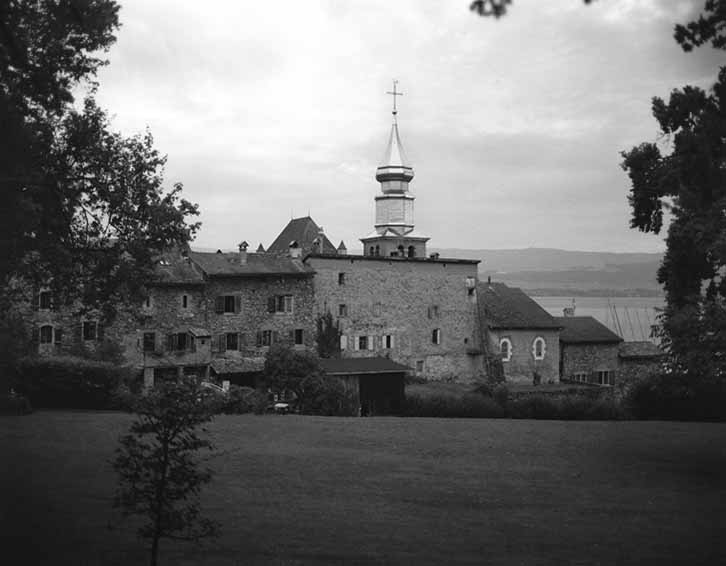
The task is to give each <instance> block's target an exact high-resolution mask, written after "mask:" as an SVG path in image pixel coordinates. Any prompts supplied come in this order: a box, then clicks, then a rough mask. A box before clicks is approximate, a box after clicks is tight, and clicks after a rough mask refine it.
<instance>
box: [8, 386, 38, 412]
mask: <svg viewBox="0 0 726 566" xmlns="http://www.w3.org/2000/svg"><path fill="white" fill-rule="evenodd" d="M32 412H33V407H32V406H31V404H30V400H29V399H28V398H27V397H25V396H24V395H19V394H17V393H15V392H14V391H11V392H10V393H7V394H0V415H27V414H29V413H32Z"/></svg>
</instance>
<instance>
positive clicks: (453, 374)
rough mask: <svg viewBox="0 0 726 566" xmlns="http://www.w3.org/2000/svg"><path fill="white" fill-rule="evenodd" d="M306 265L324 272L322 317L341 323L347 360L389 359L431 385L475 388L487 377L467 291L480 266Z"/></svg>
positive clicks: (316, 261) (472, 296)
mask: <svg viewBox="0 0 726 566" xmlns="http://www.w3.org/2000/svg"><path fill="white" fill-rule="evenodd" d="M306 262H307V263H308V264H309V265H310V266H312V267H313V268H314V269H315V271H316V274H315V278H314V285H315V305H316V307H315V310H316V315H318V314H323V313H325V312H328V311H329V312H331V313H332V314H333V316H334V317H335V318H336V319H337V320H338V321H339V324H340V328H341V330H342V332H343V335H344V338H343V343H342V346H344V347H343V350H342V355H343V356H344V357H371V356H376V355H379V356H387V357H390V358H391V359H392V360H394V361H396V362H399V363H401V364H404V365H407V366H409V367H411V368H412V369H413V370H415V373H416V374H417V375H419V376H421V377H424V378H426V379H431V380H455V381H462V382H469V381H472V380H473V379H474V378H475V377H477V376H479V375H480V374H481V373H482V372H483V358H482V355H481V348H480V343H479V334H478V327H477V308H476V290H475V289H470V288H469V287H467V280H468V279H469V280H470V285H471V283H472V282H476V278H477V266H476V264H475V263H457V262H446V261H445V260H438V261H435V260H408V259H395V258H375V259H373V258H370V259H369V258H365V259H364V258H362V257H360V256H358V257H351V256H344V257H337V258H335V257H310V258H308V259H307V260H306ZM341 305H344V307H341ZM435 330H438V333H437V335H436V336H434V331H435ZM363 336H364V337H366V338H365V340H364V341H365V342H367V343H366V344H365V345H364V346H365V349H360V346H361V345H362V344H361V342H362V341H361V339H360V338H361V337H363ZM387 337H390V338H387ZM436 340H438V341H439V343H435V341H436Z"/></svg>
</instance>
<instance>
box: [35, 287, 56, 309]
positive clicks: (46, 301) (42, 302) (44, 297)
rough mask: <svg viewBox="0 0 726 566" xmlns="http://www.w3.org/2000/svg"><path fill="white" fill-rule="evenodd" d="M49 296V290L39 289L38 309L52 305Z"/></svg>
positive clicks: (48, 307)
mask: <svg viewBox="0 0 726 566" xmlns="http://www.w3.org/2000/svg"><path fill="white" fill-rule="evenodd" d="M51 297H52V296H51V294H50V291H41V292H40V293H39V294H38V308H39V309H40V310H49V309H50V308H51V307H52V306H53V301H52V300H51Z"/></svg>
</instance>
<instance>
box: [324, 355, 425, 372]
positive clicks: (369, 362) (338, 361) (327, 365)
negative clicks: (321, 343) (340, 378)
mask: <svg viewBox="0 0 726 566" xmlns="http://www.w3.org/2000/svg"><path fill="white" fill-rule="evenodd" d="M320 367H321V368H322V369H323V371H324V372H325V373H327V374H329V375H341V374H361V373H403V372H408V371H411V368H410V367H408V366H404V365H402V364H399V363H396V362H394V361H393V360H389V359H388V358H381V357H375V358H330V359H321V360H320Z"/></svg>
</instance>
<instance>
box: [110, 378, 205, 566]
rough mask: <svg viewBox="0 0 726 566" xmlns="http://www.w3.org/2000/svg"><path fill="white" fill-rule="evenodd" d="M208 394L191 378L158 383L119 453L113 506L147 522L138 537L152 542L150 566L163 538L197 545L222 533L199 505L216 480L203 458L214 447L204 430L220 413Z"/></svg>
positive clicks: (143, 401)
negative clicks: (205, 488) (206, 487)
mask: <svg viewBox="0 0 726 566" xmlns="http://www.w3.org/2000/svg"><path fill="white" fill-rule="evenodd" d="M205 391H206V390H204V389H202V388H200V387H199V386H198V385H197V384H196V383H195V382H194V381H192V380H186V381H181V382H175V383H163V384H160V385H158V386H157V387H156V388H154V389H153V390H152V391H150V392H148V394H147V395H145V396H143V397H141V398H140V399H138V400H137V401H136V403H135V406H134V412H135V413H136V414H137V420H136V421H134V422H133V423H132V425H131V428H130V430H129V433H128V434H126V435H124V436H122V437H121V439H120V447H119V448H118V449H117V450H116V458H115V460H114V461H113V467H114V470H115V471H116V472H117V473H118V476H119V485H118V489H117V493H116V497H115V499H114V506H116V507H120V508H121V509H122V510H123V512H124V514H125V515H138V516H140V517H142V518H143V519H145V522H144V523H143V524H142V526H141V527H140V528H139V529H138V535H139V536H140V537H141V538H144V539H149V540H150V541H151V546H150V561H149V563H150V564H151V566H155V565H156V564H157V562H158V555H159V542H160V540H161V539H162V538H168V539H172V540H195V541H196V540H199V539H201V538H204V537H209V536H216V534H217V533H218V528H219V527H218V525H217V523H215V522H214V521H211V520H209V519H207V518H204V517H202V516H201V513H200V504H199V493H200V491H201V488H202V487H203V486H204V485H206V484H207V483H209V482H210V481H211V478H212V472H211V470H210V469H209V468H202V467H201V461H200V457H199V453H200V451H202V450H212V449H213V445H212V443H211V442H210V441H209V440H208V439H207V438H203V437H202V436H201V435H200V429H199V427H200V426H201V425H203V424H205V423H207V422H209V421H211V419H212V418H213V416H214V414H215V405H214V403H213V401H212V400H210V399H208V395H209V394H206V393H205ZM201 432H202V433H204V432H206V430H205V429H203V428H202V429H201Z"/></svg>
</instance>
